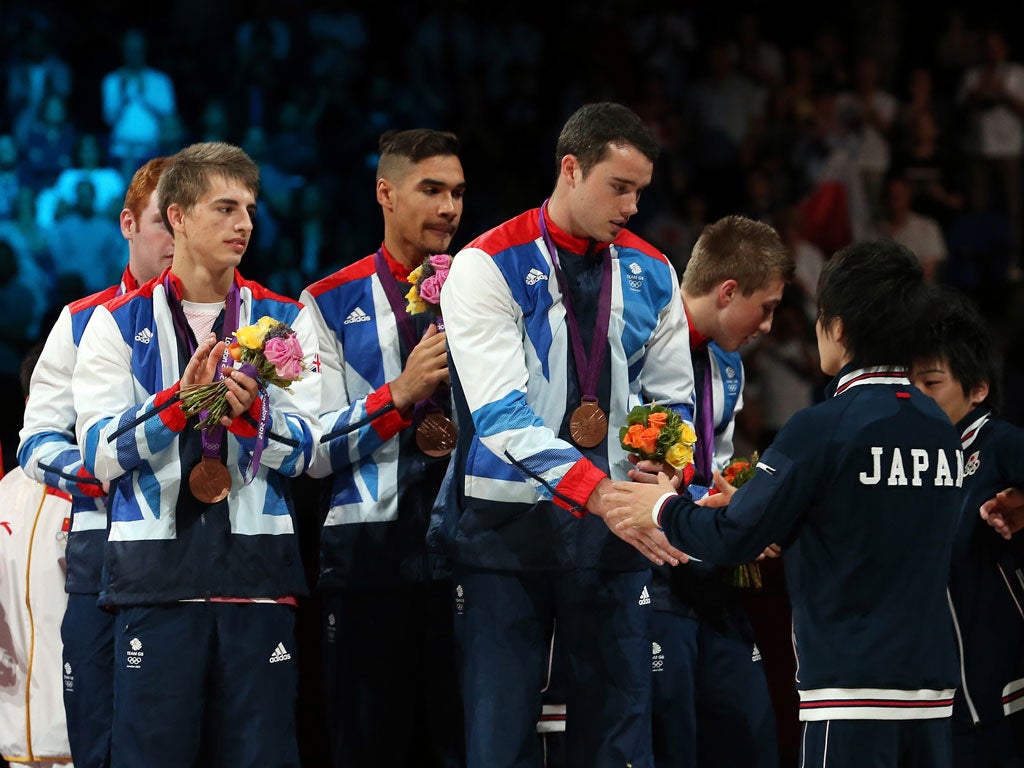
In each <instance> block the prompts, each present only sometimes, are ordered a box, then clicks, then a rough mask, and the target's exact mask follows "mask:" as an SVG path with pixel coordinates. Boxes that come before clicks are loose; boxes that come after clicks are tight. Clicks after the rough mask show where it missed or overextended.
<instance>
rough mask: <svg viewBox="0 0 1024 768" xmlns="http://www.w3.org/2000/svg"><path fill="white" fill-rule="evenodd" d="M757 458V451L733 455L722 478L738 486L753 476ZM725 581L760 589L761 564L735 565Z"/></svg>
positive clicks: (711, 491)
mask: <svg viewBox="0 0 1024 768" xmlns="http://www.w3.org/2000/svg"><path fill="white" fill-rule="evenodd" d="M758 458H759V457H758V454H757V451H754V452H753V453H752V454H751V455H750V458H749V459H747V458H735V457H734V458H733V460H732V461H730V462H729V464H728V466H726V467H725V469H723V470H722V479H723V480H725V481H726V482H727V483H729V485H732V486H735V487H736V488H739V487H740V486H742V485H743V484H744V483H746V482H747V481H748V480H749V479H750V478H752V477H753V476H754V473H755V472H756V471H757V460H758ZM708 493H709V494H713V493H718V489H717V488H714V487H712V488H711V489H710V490H709V491H708ZM726 581H727V582H728V583H729V584H732V585H733V586H734V587H743V588H749V589H760V588H761V586H762V585H763V583H764V580H763V579H762V578H761V566H760V565H759V564H758V563H757V561H756V560H755V561H754V562H752V563H745V564H744V565H737V566H736V567H735V568H732V569H730V570H729V573H728V575H727V576H726Z"/></svg>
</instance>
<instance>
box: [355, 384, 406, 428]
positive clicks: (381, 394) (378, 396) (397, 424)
mask: <svg viewBox="0 0 1024 768" xmlns="http://www.w3.org/2000/svg"><path fill="white" fill-rule="evenodd" d="M393 402H394V398H393V397H391V385H390V384H385V385H384V386H383V387H381V388H380V389H378V390H377V391H376V392H371V393H370V394H369V395H368V396H367V398H366V412H367V413H373V412H374V411H379V410H380V409H381V408H383V407H385V406H386V405H388V404H389V403H393ZM410 424H412V419H407V418H406V417H405V416H403V415H402V414H401V413H399V412H398V409H397V408H392V409H391V410H390V411H388V412H387V413H385V414H384V415H382V416H378V417H377V418H376V419H374V420H373V425H372V426H373V431H374V432H376V433H377V437H379V438H380V439H381V440H390V439H391V438H392V437H394V436H395V435H397V434H398V433H399V432H401V431H402V430H403V429H405V428H406V427H408V426H409V425H410Z"/></svg>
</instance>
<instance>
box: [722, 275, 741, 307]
mask: <svg viewBox="0 0 1024 768" xmlns="http://www.w3.org/2000/svg"><path fill="white" fill-rule="evenodd" d="M739 290H740V284H739V283H737V282H736V281H735V280H733V279H732V278H731V277H730V278H729V279H728V280H723V281H722V282H721V284H720V285H719V286H718V305H719V306H720V307H727V306H729V304H731V303H732V300H733V299H735V298H736V296H737V294H738V293H739Z"/></svg>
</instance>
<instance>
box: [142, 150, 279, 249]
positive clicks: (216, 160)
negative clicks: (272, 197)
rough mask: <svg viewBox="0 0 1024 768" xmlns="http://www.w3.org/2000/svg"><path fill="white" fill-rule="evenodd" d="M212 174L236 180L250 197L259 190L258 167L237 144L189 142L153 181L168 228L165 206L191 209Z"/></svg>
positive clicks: (204, 189)
mask: <svg viewBox="0 0 1024 768" xmlns="http://www.w3.org/2000/svg"><path fill="white" fill-rule="evenodd" d="M212 176H221V177H223V178H225V179H227V180H228V181H237V182H238V183H240V184H241V185H242V186H244V187H245V188H246V189H248V190H249V191H250V192H252V193H253V195H254V196H255V195H256V194H257V193H258V192H259V188H260V169H259V168H258V167H257V165H256V163H254V162H253V160H252V158H251V157H249V156H248V155H247V154H246V153H245V150H243V149H242V148H241V147H236V146H235V145H233V144H227V143H225V142H223V141H204V142H199V143H198V144H191V145H189V146H187V147H185V148H184V149H183V150H181V151H180V152H178V153H177V154H175V155H172V156H171V158H170V161H169V162H168V164H167V167H166V168H164V172H163V173H162V174H160V181H159V182H157V186H156V190H157V191H156V195H157V200H158V201H159V203H160V214H161V216H163V219H164V224H165V225H166V226H167V229H168V230H170V229H171V224H170V222H169V221H168V220H167V209H168V208H169V207H171V206H172V205H175V204H177V205H179V206H181V207H182V208H183V209H184V210H186V211H191V210H192V209H193V208H195V206H196V203H198V202H199V200H200V198H201V197H202V196H203V195H204V194H206V192H207V190H208V189H209V188H210V177H212Z"/></svg>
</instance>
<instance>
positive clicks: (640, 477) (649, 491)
mask: <svg viewBox="0 0 1024 768" xmlns="http://www.w3.org/2000/svg"><path fill="white" fill-rule="evenodd" d="M629 460H630V462H631V463H633V464H634V465H635V466H634V468H633V469H631V470H629V477H630V479H631V481H632V482H629V481H623V480H618V481H611V480H607V481H602V483H605V484H604V485H603V486H602V485H598V488H597V490H596V491H595V494H597V493H600V494H601V496H600V504H599V505H597V508H594V509H591V507H590V505H589V504H588V509H590V510H591V511H593V512H595V514H598V515H600V516H601V517H602V518H603V519H604V521H605V523H606V524H607V525H608V528H609V529H610V530H611V531H612V533H614V534H615V535H616V536H618V537H619V538H620V539H622V540H623V541H625V542H627V543H628V544H631V545H633V546H634V547H635V548H636V549H637V550H639V551H640V553H641V554H643V555H644V556H645V557H647V559H648V560H650V561H651V562H652V563H654V564H655V565H663V564H664V563H669V564H670V565H679V564H680V563H686V562H689V560H690V557H689V555H687V554H686V553H685V552H683V551H682V550H680V549H678V548H676V547H674V546H673V545H672V544H671V543H670V542H669V540H668V537H667V536H665V533H664V531H662V530H661V529H660V528H659V527H658V524H657V523H656V521H655V518H654V505H655V504H657V502H658V500H659V499H661V498H662V497H663V496H664V495H665V494H667V493H673V494H675V493H678V492H679V486H680V484H681V483H682V478H683V475H682V471H681V470H678V469H676V468H674V467H672V466H671V465H669V464H666V463H663V462H657V461H648V460H637V459H636V457H635V456H630V457H629ZM714 484H715V489H716V490H717V491H718V492H717V493H715V494H712V495H707V496H705V497H704V498H702V499H700V500H699V501H696V502H694V503H695V504H697V505H698V506H702V507H724V506H726V505H727V504H728V503H729V500H730V499H731V498H732V495H733V494H734V493H735V492H736V488H735V487H734V486H733V485H731V484H730V483H729V482H728V481H727V480H725V479H724V478H723V477H722V474H721V472H719V471H717V470H715V473H714ZM592 498H593V497H592ZM781 552H782V550H781V548H780V547H779V546H778V545H776V544H770V545H769V546H768V547H766V548H765V550H764V552H762V553H761V554H760V555H759V556H758V557H757V559H758V560H761V559H764V558H766V557H779V556H780V554H781Z"/></svg>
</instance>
